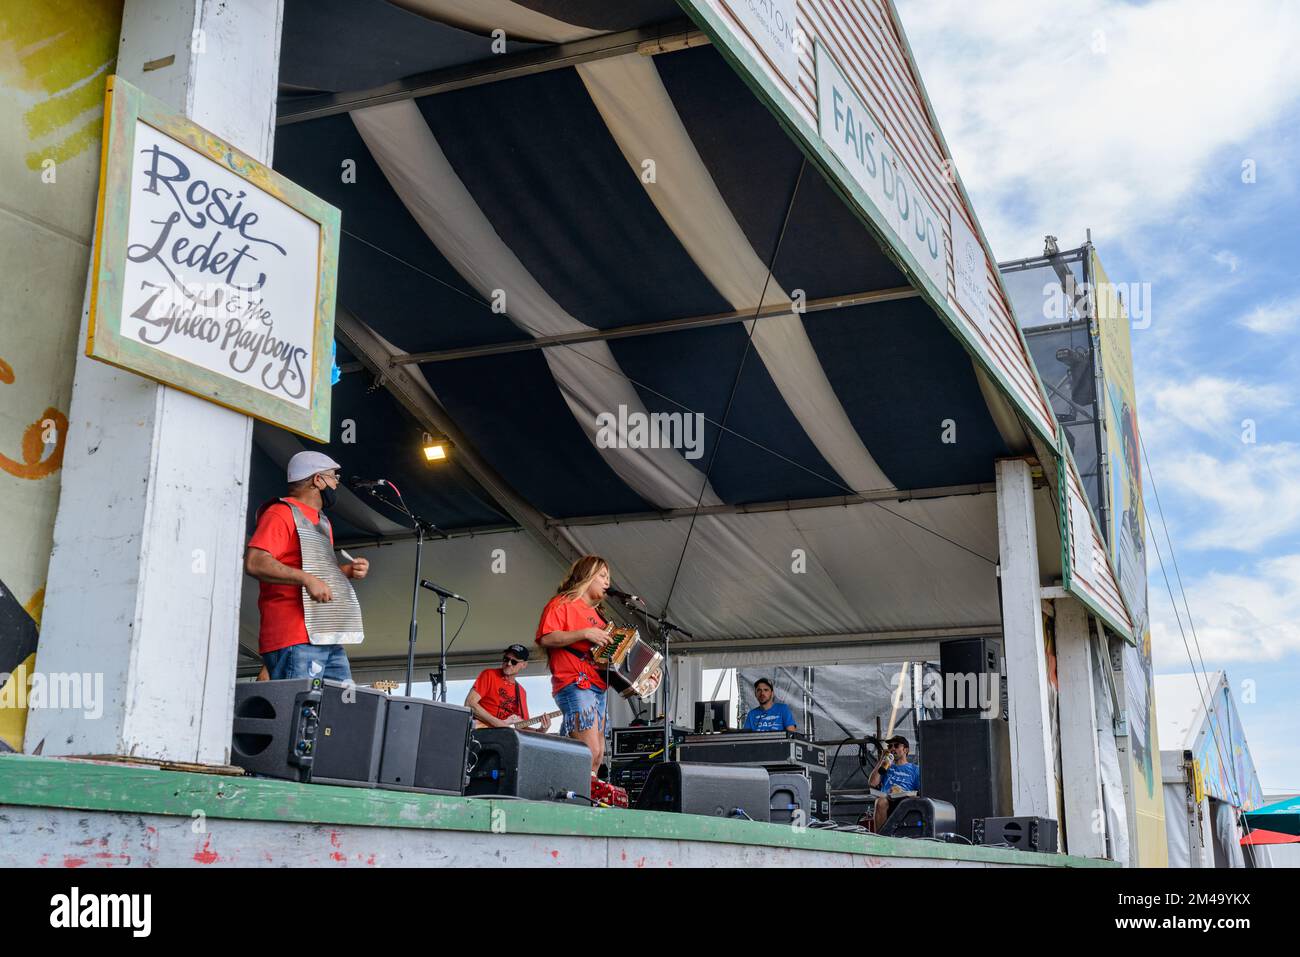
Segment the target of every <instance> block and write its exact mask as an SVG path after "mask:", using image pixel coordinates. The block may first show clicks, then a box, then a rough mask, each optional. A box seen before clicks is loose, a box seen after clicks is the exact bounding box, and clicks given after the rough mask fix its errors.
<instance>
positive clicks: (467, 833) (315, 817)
mask: <svg viewBox="0 0 1300 957" xmlns="http://www.w3.org/2000/svg"><path fill="white" fill-rule="evenodd" d="M483 865H494V866H499V865H509V866H515V867H738V866H739V867H1113V866H1117V865H1115V864H1113V863H1111V862H1109V861H1098V860H1090V859H1087V858H1080V857H1071V856H1068V855H1046V854H1043V855H1039V854H1030V853H1025V852H1020V851H1012V850H1005V849H1000V848H987V847H967V846H964V845H958V844H942V843H937V842H930V841H918V840H902V839H892V838H883V837H876V836H874V835H862V834H852V833H833V832H826V831H818V830H808V829H805V830H801V831H796V830H794V829H793V828H790V827H786V826H782V825H776V824H760V823H754V822H751V821H739V820H723V819H721V818H712V817H703V816H699V815H689V814H664V813H658V812H650V811H634V810H619V809H613V808H584V807H577V806H571V805H562V804H545V803H540V802H534V801H510V800H483V799H473V798H460V797H442V796H437V795H429V794H411V793H406V792H400V791H386V790H366V789H358V788H343V787H328V786H323V785H302V784H296V783H293V782H288V781H277V780H270V779H262V778H249V777H231V776H224V775H215V774H198V773H192V772H183V771H172V770H163V769H160V768H155V767H148V766H138V765H124V764H116V763H109V762H96V761H78V760H69V759H59V758H42V757H32V756H27V755H18V754H6V755H0V867H31V866H55V867H60V866H61V867H67V868H79V867H394V866H396V867H457V866H466V867H469V866H483Z"/></svg>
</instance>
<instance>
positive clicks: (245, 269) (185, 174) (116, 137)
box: [86, 77, 339, 442]
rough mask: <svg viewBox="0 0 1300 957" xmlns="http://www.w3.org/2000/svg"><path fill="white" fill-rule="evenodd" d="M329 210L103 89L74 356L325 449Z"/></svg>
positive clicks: (113, 87)
mask: <svg viewBox="0 0 1300 957" xmlns="http://www.w3.org/2000/svg"><path fill="white" fill-rule="evenodd" d="M338 243H339V211H338V210H337V209H336V208H334V207H333V206H330V205H329V204H328V203H325V202H324V201H323V200H321V199H319V198H318V197H316V196H313V195H312V194H311V193H308V192H307V191H306V190H304V189H302V188H301V187H299V186H297V185H296V184H294V183H292V182H290V181H289V180H287V179H285V178H284V177H283V176H281V175H279V174H278V173H276V172H275V171H273V170H271V169H269V168H267V167H266V166H263V165H262V164H261V163H259V162H257V161H256V160H254V159H252V158H251V157H248V156H245V155H244V154H243V153H241V152H239V151H238V150H237V149H235V148H234V147H233V146H231V145H230V144H228V143H225V142H224V141H222V140H221V139H219V138H218V137H216V136H215V135H213V134H212V133H209V132H208V131H206V130H204V129H202V128H201V127H199V126H196V125H195V124H194V123H192V122H191V121H190V120H188V119H187V118H186V117H184V116H181V115H179V114H177V113H175V112H173V111H171V110H169V109H168V108H167V107H166V106H164V105H163V104H162V103H160V102H158V101H157V100H154V99H153V98H151V97H149V96H147V95H145V94H144V93H142V92H141V91H139V90H137V89H136V88H135V87H133V86H131V85H130V84H128V83H126V82H124V81H123V80H121V79H120V78H118V77H110V78H109V80H108V100H107V105H106V107H105V122H104V147H103V171H102V174H101V177H100V192H99V210H98V215H97V218H96V225H95V246H94V272H93V277H92V284H91V302H90V334H89V336H88V338H87V342H86V354H87V355H89V356H91V357H92V358H95V359H100V360H102V361H104V362H108V363H111V364H112V365H115V366H119V367H121V368H123V369H127V370H129V371H131V372H136V373H138V374H140V375H144V376H148V377H149V378H151V379H155V380H157V381H158V382H162V383H164V384H166V385H170V386H174V387H176V388H178V389H182V390H184V391H186V392H190V393H192V394H194V395H197V396H200V397H202V398H205V399H209V400H211V401H213V402H216V403H218V404H219V405H224V406H226V407H228V408H231V409H234V410H236V411H239V412H244V413H247V414H248V415H252V416H255V417H256V418H259V419H262V420H263V421H266V422H270V423H272V424H274V425H279V426H282V427H284V428H286V429H289V430H291V431H294V432H297V433H299V434H301V435H304V436H307V437H309V438H313V439H316V440H318V441H322V442H323V441H327V440H328V439H329V422H330V418H329V401H330V375H329V373H330V361H331V360H330V345H331V342H332V340H333V337H334V292H335V279H336V275H337V263H338Z"/></svg>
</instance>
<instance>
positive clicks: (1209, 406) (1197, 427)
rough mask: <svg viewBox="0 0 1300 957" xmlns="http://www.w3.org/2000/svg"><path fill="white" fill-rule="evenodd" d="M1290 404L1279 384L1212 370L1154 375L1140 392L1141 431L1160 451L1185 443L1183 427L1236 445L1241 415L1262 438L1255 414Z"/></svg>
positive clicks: (1270, 411)
mask: <svg viewBox="0 0 1300 957" xmlns="http://www.w3.org/2000/svg"><path fill="white" fill-rule="evenodd" d="M1290 404H1291V400H1290V398H1289V397H1288V395H1287V390H1286V389H1284V388H1283V387H1282V386H1280V385H1258V384H1254V383H1250V382H1244V381H1242V380H1240V379H1227V378H1223V377H1221V376H1212V375H1199V376H1195V377H1193V378H1188V379H1184V380H1177V379H1172V378H1165V379H1159V380H1155V381H1153V382H1152V383H1151V384H1150V385H1149V386H1148V387H1147V388H1146V389H1145V390H1144V392H1143V405H1142V416H1143V419H1142V431H1143V434H1144V435H1146V436H1147V437H1148V439H1150V438H1152V437H1153V436H1156V435H1158V436H1159V437H1160V443H1159V444H1160V448H1161V449H1162V450H1163V451H1165V452H1172V451H1173V450H1174V449H1176V448H1177V447H1179V446H1180V445H1185V444H1186V442H1187V439H1188V438H1189V437H1188V436H1187V435H1186V434H1185V431H1186V430H1192V431H1195V432H1199V433H1201V434H1202V435H1205V436H1208V437H1210V438H1212V439H1217V440H1218V441H1219V442H1231V443H1236V444H1237V445H1240V444H1241V435H1242V430H1243V425H1242V422H1243V421H1244V420H1245V419H1251V420H1253V421H1254V422H1255V424H1256V431H1257V433H1258V431H1259V430H1260V429H1263V430H1264V431H1265V436H1264V437H1265V438H1267V425H1268V423H1267V421H1264V422H1261V421H1260V419H1261V418H1262V417H1263V416H1267V415H1269V414H1271V413H1274V412H1278V411H1280V410H1281V409H1284V408H1286V407H1288V406H1289V405H1290ZM1257 438H1258V435H1257ZM1239 451H1244V450H1239Z"/></svg>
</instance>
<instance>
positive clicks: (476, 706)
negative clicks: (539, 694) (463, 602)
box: [465, 645, 549, 731]
mask: <svg viewBox="0 0 1300 957" xmlns="http://www.w3.org/2000/svg"><path fill="white" fill-rule="evenodd" d="M527 666H528V649H527V648H525V647H524V646H523V645H511V646H510V647H509V648H507V649H506V650H505V651H503V652H502V653H501V667H500V668H486V669H484V670H483V671H482V672H481V673H480V674H479V676H478V677H477V678H476V679H475V680H474V687H473V688H471V689H470V692H469V694H468V695H466V696H465V707H467V708H469V709H470V710H471V711H473V712H474V717H475V718H477V719H478V720H479V722H480V723H482V724H484V725H486V726H487V727H489V728H508V727H510V726H511V725H514V724H518V723H519V722H520V721H527V720H528V695H527V693H526V692H525V691H524V687H523V685H521V684H520V683H519V675H520V673H521V672H522V671H523V670H524V668H526V667H527ZM548 724H549V722H548ZM535 730H538V731H545V730H546V727H544V726H542V727H538V728H536V729H535Z"/></svg>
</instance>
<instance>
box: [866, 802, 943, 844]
mask: <svg viewBox="0 0 1300 957" xmlns="http://www.w3.org/2000/svg"><path fill="white" fill-rule="evenodd" d="M955 833H957V815H956V812H955V811H954V809H953V806H952V805H951V804H949V803H948V802H947V801H936V800H935V799H934V798H924V797H914V798H903V800H901V801H899V802H898V806H897V807H896V808H894V810H893V813H891V814H890V815H889V818H888V819H887V820H886V821H885V825H884V827H882V828H881V829H880V834H881V836H882V837H940V836H942V835H944V834H955Z"/></svg>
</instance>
